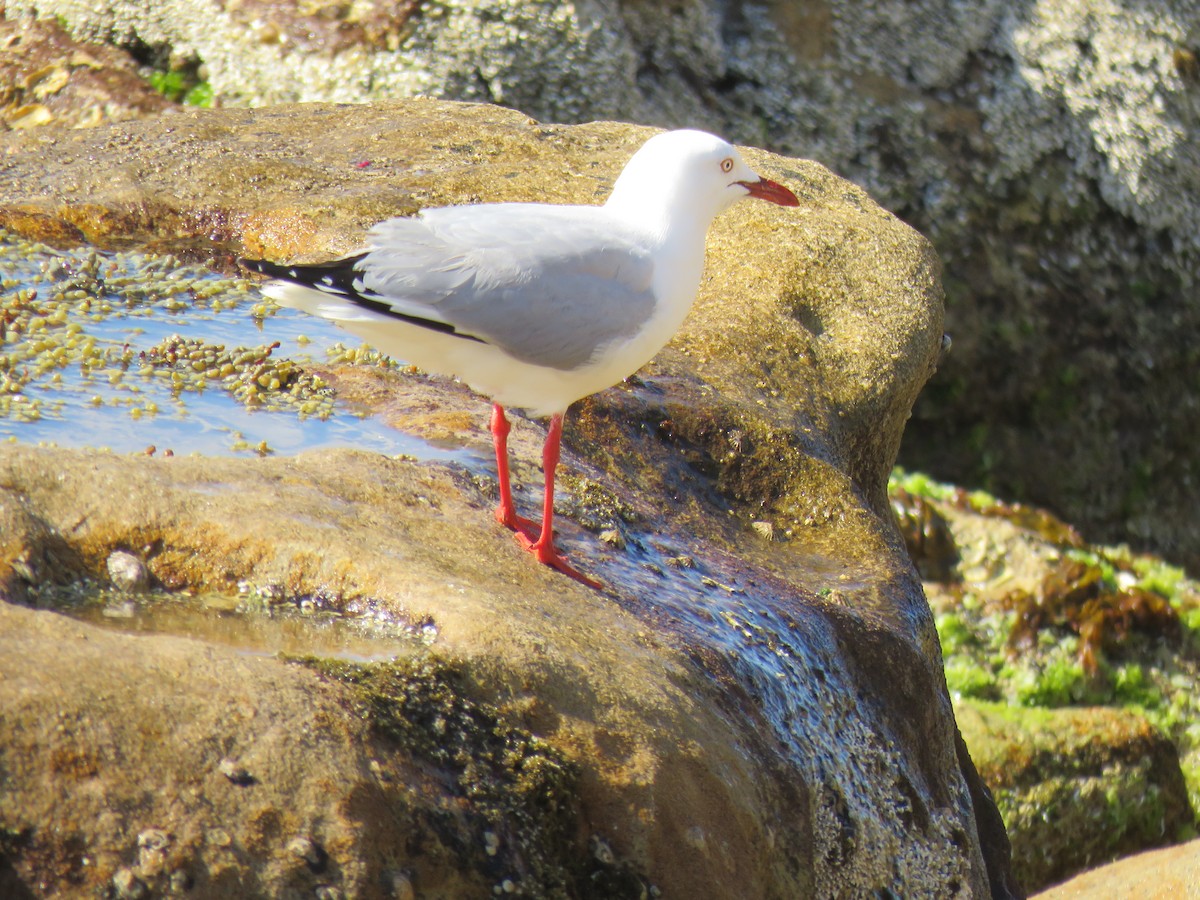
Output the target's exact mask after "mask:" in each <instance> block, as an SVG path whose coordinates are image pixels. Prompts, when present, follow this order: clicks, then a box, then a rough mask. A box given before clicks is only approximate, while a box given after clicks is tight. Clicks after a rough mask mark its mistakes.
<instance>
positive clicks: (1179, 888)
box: [1037, 841, 1200, 900]
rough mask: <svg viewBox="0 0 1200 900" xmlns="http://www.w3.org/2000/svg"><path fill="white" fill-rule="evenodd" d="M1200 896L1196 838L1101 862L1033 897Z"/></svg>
mask: <svg viewBox="0 0 1200 900" xmlns="http://www.w3.org/2000/svg"><path fill="white" fill-rule="evenodd" d="M1179 897H1200V841H1190V842H1188V843H1186V844H1181V845H1179V846H1178V847H1166V848H1164V849H1162V850H1151V851H1147V852H1146V853H1139V854H1138V855H1137V856H1131V857H1129V858H1127V859H1122V860H1120V861H1119V862H1115V863H1112V864H1111V865H1107V866H1101V867H1100V868H1098V869H1094V870H1092V871H1091V872H1087V873H1085V874H1083V875H1078V876H1076V877H1075V878H1072V879H1071V880H1070V881H1067V882H1064V883H1063V884H1060V885H1057V886H1056V887H1052V888H1050V889H1049V890H1047V891H1043V892H1042V893H1040V894H1038V895H1037V900H1176V898H1179Z"/></svg>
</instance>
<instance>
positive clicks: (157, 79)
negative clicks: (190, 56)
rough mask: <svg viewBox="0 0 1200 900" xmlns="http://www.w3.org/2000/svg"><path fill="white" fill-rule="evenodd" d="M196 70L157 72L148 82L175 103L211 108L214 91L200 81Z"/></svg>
mask: <svg viewBox="0 0 1200 900" xmlns="http://www.w3.org/2000/svg"><path fill="white" fill-rule="evenodd" d="M195 71H196V70H195V68H193V67H189V68H183V69H170V70H168V71H163V70H156V71H154V72H151V73H150V75H149V76H148V78H147V80H148V81H149V82H150V86H151V87H152V88H154V89H155V90H156V91H158V92H159V93H160V94H162V95H163V96H164V97H166V98H167V99H168V100H172V101H174V102H175V103H186V104H187V105H189V106H202V107H205V108H207V107H210V106H212V105H213V96H214V95H213V89H212V85H210V84H209V83H208V82H207V81H200V80H198V79H197V76H196V74H195Z"/></svg>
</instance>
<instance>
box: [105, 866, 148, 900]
mask: <svg viewBox="0 0 1200 900" xmlns="http://www.w3.org/2000/svg"><path fill="white" fill-rule="evenodd" d="M112 884H113V890H114V891H115V892H116V895H117V897H118V898H119V900H141V898H143V897H147V896H149V891H148V890H147V889H146V885H145V883H144V882H143V881H142V880H141V879H140V878H138V877H137V876H136V875H135V874H133V869H130V868H128V867H126V866H122V867H121V868H119V869H117V871H116V873H115V874H114V875H113V879H112Z"/></svg>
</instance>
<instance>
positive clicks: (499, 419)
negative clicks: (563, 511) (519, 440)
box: [492, 403, 538, 539]
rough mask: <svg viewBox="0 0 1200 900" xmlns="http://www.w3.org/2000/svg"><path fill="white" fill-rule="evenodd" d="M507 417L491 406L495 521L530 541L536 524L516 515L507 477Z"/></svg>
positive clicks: (500, 410) (534, 532)
mask: <svg viewBox="0 0 1200 900" xmlns="http://www.w3.org/2000/svg"><path fill="white" fill-rule="evenodd" d="M511 428H512V426H511V425H509V424H508V416H506V415H505V414H504V407H503V406H501V405H500V404H499V403H493V404H492V443H493V444H494V445H495V447H496V479H497V480H498V481H499V482H500V505H499V506H497V507H496V521H497V522H499V523H500V524H501V525H503V526H504V527H505V528H511V529H512V530H513V531H516V532H520V533H522V534H525V535H527V536H528V537H529V538H530V539H532V538H533V536H534V535H536V534H537V533H538V523H537V522H534V521H533V520H532V519H526V518H525V517H524V516H518V515H517V507H516V505H515V504H514V503H513V498H512V484H511V482H510V480H509V475H508V432H509V430H510V429H511Z"/></svg>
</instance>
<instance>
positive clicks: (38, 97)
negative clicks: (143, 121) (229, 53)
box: [0, 13, 176, 131]
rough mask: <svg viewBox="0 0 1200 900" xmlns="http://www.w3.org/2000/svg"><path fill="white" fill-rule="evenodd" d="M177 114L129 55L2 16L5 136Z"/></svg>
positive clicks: (50, 23) (0, 101) (53, 24)
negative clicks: (10, 130)
mask: <svg viewBox="0 0 1200 900" xmlns="http://www.w3.org/2000/svg"><path fill="white" fill-rule="evenodd" d="M175 108H176V105H175V104H174V103H172V102H171V101H170V100H168V99H167V98H166V97H164V96H163V95H162V94H160V93H158V91H156V90H154V89H153V88H152V87H151V86H150V85H149V84H148V83H147V82H146V81H145V79H143V78H142V77H141V76H140V75H139V73H138V69H137V65H136V64H135V63H134V62H133V60H132V59H131V58H130V57H129V55H128V54H127V53H124V52H122V51H121V50H119V49H117V48H115V47H111V46H107V45H104V44H95V43H88V42H84V41H78V40H76V39H75V38H73V37H71V36H70V35H69V34H67V32H66V31H64V30H63V27H62V25H61V24H60V23H59V22H58V21H56V20H54V19H34V18H33V17H32V16H20V17H16V18H12V19H8V18H5V16H4V15H3V14H2V13H0V131H4V130H7V129H8V128H28V127H35V126H41V125H48V124H53V125H58V126H67V127H71V128H86V127H92V126H95V125H99V124H101V123H103V122H112V121H120V120H123V119H132V118H138V117H141V116H147V115H159V114H161V113H164V112H168V111H170V110H174V109H175ZM5 126H7V128H6V127H5Z"/></svg>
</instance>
